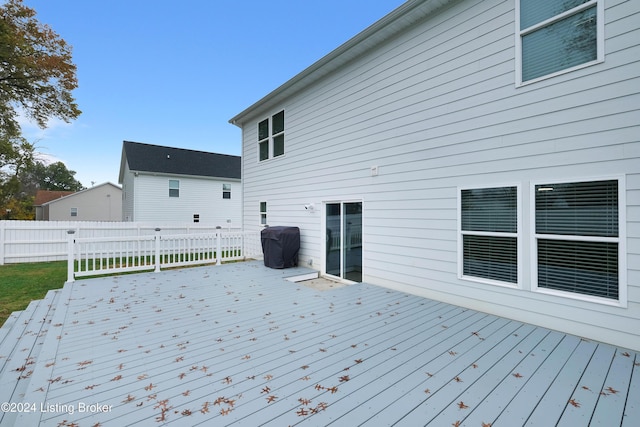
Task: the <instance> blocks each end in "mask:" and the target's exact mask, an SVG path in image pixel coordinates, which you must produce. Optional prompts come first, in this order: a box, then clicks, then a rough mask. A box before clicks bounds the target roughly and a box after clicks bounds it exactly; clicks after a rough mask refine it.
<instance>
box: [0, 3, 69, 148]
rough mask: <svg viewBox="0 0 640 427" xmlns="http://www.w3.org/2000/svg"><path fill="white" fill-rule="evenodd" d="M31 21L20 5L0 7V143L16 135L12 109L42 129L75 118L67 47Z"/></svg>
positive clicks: (32, 15)
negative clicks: (52, 120) (50, 122)
mask: <svg viewBox="0 0 640 427" xmlns="http://www.w3.org/2000/svg"><path fill="white" fill-rule="evenodd" d="M35 15H36V12H35V10H33V9H31V8H29V7H26V6H24V5H23V4H22V0H7V1H6V3H4V4H3V5H1V6H0V132H2V133H3V134H4V135H0V139H2V138H3V136H4V137H5V138H7V136H9V137H11V136H16V135H19V134H20V125H19V124H18V122H17V115H18V111H19V110H17V109H18V108H19V109H20V110H21V111H23V112H24V114H26V116H27V117H28V118H30V119H32V120H34V121H35V122H36V123H37V124H38V125H39V126H40V127H42V128H45V127H46V125H47V121H48V120H49V119H50V118H53V117H56V118H59V119H61V120H63V121H65V122H69V121H70V120H72V119H76V118H77V117H78V116H79V115H80V114H81V111H80V110H79V109H78V105H77V104H76V102H75V100H74V98H73V96H72V94H71V92H72V91H73V90H74V89H75V88H76V87H78V80H77V78H76V66H75V65H74V64H73V62H72V58H71V46H70V45H68V44H67V43H66V42H65V41H64V40H63V39H62V38H60V36H59V35H58V34H57V33H56V32H55V31H53V30H52V29H51V28H50V27H49V26H48V25H44V24H42V23H40V22H39V21H38V20H37V19H36V18H35Z"/></svg>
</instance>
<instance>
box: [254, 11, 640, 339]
mask: <svg viewBox="0 0 640 427" xmlns="http://www.w3.org/2000/svg"><path fill="white" fill-rule="evenodd" d="M514 5H515V2H514V0H505V1H500V0H489V1H483V2H471V1H458V2H455V3H454V4H453V5H452V6H450V7H448V8H446V9H445V10H442V11H440V12H439V13H437V14H436V15H434V16H432V17H431V19H428V20H426V21H424V22H422V23H420V24H419V25H415V26H413V27H412V28H411V29H410V30H408V31H406V32H404V33H402V34H401V35H399V36H396V37H394V38H392V39H390V40H388V41H387V42H386V43H384V44H381V45H379V46H377V47H376V48H375V49H373V50H372V51H370V52H369V53H368V54H366V55H364V56H361V57H359V58H357V59H356V60H354V61H352V62H350V63H348V64H347V65H346V66H344V67H343V68H342V69H341V70H339V71H338V72H335V73H332V74H329V75H328V76H326V77H325V78H324V79H323V80H321V81H319V82H318V83H316V84H313V85H311V86H308V87H307V88H306V89H305V90H303V91H301V92H299V93H297V94H296V95H294V96H291V97H289V98H288V99H287V100H286V101H285V102H283V103H282V104H279V105H278V106H276V107H274V108H273V110H268V111H263V112H262V113H263V114H261V115H259V116H255V117H248V118H246V119H247V120H246V121H245V122H244V124H243V153H242V158H243V180H244V197H245V198H244V219H243V220H244V225H245V228H246V229H249V230H251V229H256V228H257V227H258V224H259V202H260V201H267V202H268V223H269V224H270V225H297V226H299V227H301V230H302V251H301V259H302V262H303V263H308V262H309V260H313V267H314V268H320V266H319V263H320V262H321V261H322V257H323V253H322V251H323V246H322V245H323V240H322V239H323V237H324V236H323V233H322V230H321V227H322V225H321V224H322V219H321V218H322V212H321V208H322V202H324V201H331V200H340V199H352V198H359V199H362V200H363V201H364V205H363V209H364V212H363V227H364V229H363V230H364V231H363V235H364V237H363V246H364V266H363V273H364V280H365V281H367V282H370V283H374V284H380V285H384V286H388V287H392V288H395V289H401V290H404V291H409V292H412V293H416V294H420V295H425V296H429V297H431V298H435V299H439V300H442V301H446V302H450V303H454V304H459V305H462V306H467V307H471V308H474V309H478V310H481V311H486V312H491V313H494V314H498V315H503V316H507V317H511V318H515V319H518V320H523V321H527V322H531V323H534V324H539V325H543V326H546V327H549V328H552V329H561V330H563V331H565V332H570V333H575V334H578V335H586V336H589V337H591V338H594V339H598V340H603V341H608V342H613V343H617V344H620V345H626V346H630V347H633V348H636V349H637V348H640V335H639V334H640V332H638V331H640V270H639V268H640V267H638V266H640V137H639V135H640V62H639V61H638V58H640V30H639V28H640V25H639V23H640V5H639V4H638V2H632V1H621V0H620V1H613V0H612V1H607V2H606V4H605V6H606V11H605V17H606V28H605V34H606V41H605V54H606V57H605V61H604V62H603V63H601V64H597V65H594V66H591V67H587V68H583V69H580V70H577V71H574V72H571V73H568V74H564V75H560V76H557V77H554V78H551V79H547V80H543V81H540V82H537V83H535V84H530V85H526V86H522V87H519V88H516V87H515V83H514V82H515V58H514V54H515V50H514V44H515V37H514V28H515V24H514V17H515V11H514ZM283 108H284V109H285V114H286V119H285V123H286V124H285V135H286V136H285V153H286V154H285V156H283V157H281V158H276V159H272V160H269V161H265V162H258V160H257V135H256V131H257V122H258V121H259V120H261V119H263V118H265V117H267V116H268V115H269V114H273V113H275V112H277V111H279V110H281V109H283ZM371 166H378V167H379V175H378V176H375V177H374V176H371V171H370V168H371ZM620 174H624V175H625V178H626V198H627V211H626V214H627V223H626V233H627V240H626V246H627V266H628V273H627V282H628V307H627V308H620V307H610V306H606V305H602V304H595V303H589V302H584V301H577V300H574V299H567V298H562V297H557V296H550V295H544V294H540V293H535V292H532V291H531V290H530V288H531V275H530V273H531V269H530V258H529V255H530V245H531V236H530V233H529V227H530V220H531V214H530V202H529V196H530V194H529V191H530V183H531V181H536V180H540V179H556V180H564V179H575V180H581V179H591V178H597V177H599V176H611V175H620ZM514 183H515V184H520V186H521V193H522V221H523V230H524V233H523V235H522V239H523V241H522V243H523V246H522V248H523V251H524V254H523V255H524V256H523V258H522V259H523V263H522V273H523V283H522V289H509V288H502V287H497V286H492V285H487V284H480V283H474V282H469V281H463V280H459V279H458V278H457V214H458V210H457V188H458V186H469V185H478V186H482V185H502V184H514ZM310 202H314V203H315V204H316V206H317V207H318V208H319V209H317V210H316V211H315V212H313V213H310V212H308V211H306V210H305V209H304V205H305V204H307V203H310ZM629 340H632V341H633V342H629Z"/></svg>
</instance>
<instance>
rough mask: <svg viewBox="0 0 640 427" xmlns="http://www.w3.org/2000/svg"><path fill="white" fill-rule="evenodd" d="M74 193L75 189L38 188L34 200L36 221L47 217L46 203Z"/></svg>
mask: <svg viewBox="0 0 640 427" xmlns="http://www.w3.org/2000/svg"><path fill="white" fill-rule="evenodd" d="M73 193H74V192H73V191H52V190H38V192H37V193H36V197H35V199H34V200H33V207H34V209H35V211H36V221H43V220H44V219H45V218H44V215H45V205H46V204H47V203H49V202H51V201H53V200H56V199H59V198H61V197H64V196H68V195H69V194H73ZM47 214H48V212H47Z"/></svg>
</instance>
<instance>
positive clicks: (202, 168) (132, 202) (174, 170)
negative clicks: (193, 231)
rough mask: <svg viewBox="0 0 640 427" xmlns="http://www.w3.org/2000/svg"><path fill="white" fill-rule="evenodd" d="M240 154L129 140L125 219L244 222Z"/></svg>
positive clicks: (123, 166) (123, 178)
mask: <svg viewBox="0 0 640 427" xmlns="http://www.w3.org/2000/svg"><path fill="white" fill-rule="evenodd" d="M240 161H241V159H240V157H239V156H230V155H226V154H216V153H207V152H203V151H195V150H186V149H182V148H172V147H162V146H159V145H151V144H142V143H138V142H129V141H124V143H123V145H122V161H121V163H120V177H119V183H120V184H122V191H123V193H122V220H124V221H154V222H159V221H161V222H167V221H168V222H174V221H179V222H183V223H185V222H192V223H202V224H213V225H220V226H223V227H227V226H236V227H240V226H241V209H242V207H241V205H242V186H241V181H240V171H241V165H240Z"/></svg>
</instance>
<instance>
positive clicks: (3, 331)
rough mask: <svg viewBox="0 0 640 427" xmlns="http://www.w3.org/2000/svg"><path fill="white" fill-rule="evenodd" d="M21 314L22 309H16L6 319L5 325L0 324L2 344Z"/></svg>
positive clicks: (0, 342) (0, 343) (0, 341)
mask: <svg viewBox="0 0 640 427" xmlns="http://www.w3.org/2000/svg"><path fill="white" fill-rule="evenodd" d="M21 314H22V310H21V311H14V312H13V313H11V314H10V315H9V317H8V318H7V320H5V322H4V323H3V325H2V326H0V345H2V342H3V341H4V339H5V338H6V337H7V335H8V334H9V332H11V328H13V325H15V324H16V320H17V319H18V317H20V315H21Z"/></svg>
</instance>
